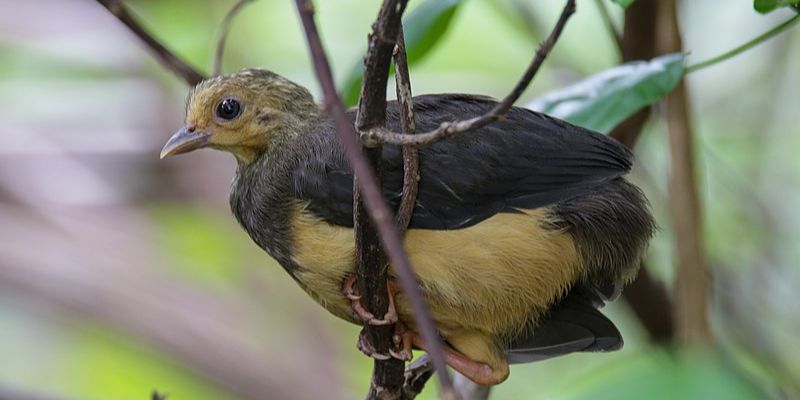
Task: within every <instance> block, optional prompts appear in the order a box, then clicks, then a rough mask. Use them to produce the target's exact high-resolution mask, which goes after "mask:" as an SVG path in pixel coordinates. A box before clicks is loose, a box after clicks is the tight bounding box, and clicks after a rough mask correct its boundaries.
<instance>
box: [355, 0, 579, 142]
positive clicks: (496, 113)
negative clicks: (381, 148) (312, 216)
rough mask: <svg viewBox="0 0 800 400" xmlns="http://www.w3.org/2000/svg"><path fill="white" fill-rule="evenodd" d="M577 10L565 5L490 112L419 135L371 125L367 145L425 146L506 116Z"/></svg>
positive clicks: (570, 2)
mask: <svg viewBox="0 0 800 400" xmlns="http://www.w3.org/2000/svg"><path fill="white" fill-rule="evenodd" d="M574 12H575V0H568V1H567V4H566V5H565V6H564V10H563V11H562V12H561V16H560V17H559V18H558V22H556V26H555V27H554V28H553V30H552V31H551V32H550V34H549V35H548V36H547V38H546V39H545V40H544V42H542V43H541V44H540V45H539V48H538V49H536V56H535V57H534V58H533V60H532V61H531V63H530V65H529V66H528V68H527V69H526V70H525V73H524V74H523V75H522V77H521V78H520V79H519V81H518V82H517V84H516V85H515V86H514V88H513V89H512V90H511V93H509V94H508V95H507V96H506V97H505V98H503V100H502V101H501V102H500V103H498V104H497V105H496V106H495V107H494V108H493V109H491V110H490V111H489V112H487V113H486V114H483V115H480V116H477V117H474V118H470V119H467V120H461V121H453V122H445V123H443V124H441V125H440V126H439V127H438V128H436V129H434V130H432V131H430V132H425V133H418V134H416V135H406V134H403V133H396V132H391V131H389V130H387V129H381V128H379V129H370V130H367V131H364V132H362V135H363V137H362V140H363V141H364V143H365V144H367V145H380V144H383V143H389V144H396V145H404V146H424V145H428V144H431V143H434V142H436V141H439V140H442V139H445V138H448V137H450V136H453V135H457V134H459V133H464V132H467V131H471V130H473V129H478V128H482V127H484V126H486V125H489V124H491V123H492V122H495V121H497V120H499V119H501V118H503V116H505V115H506V113H507V112H508V110H510V109H511V107H512V106H513V105H514V103H515V102H516V101H517V100H518V99H519V97H520V96H521V95H522V92H524V91H525V89H526V88H527V87H528V85H529V84H530V83H531V81H532V80H533V77H534V76H536V73H537V72H538V71H539V67H541V66H542V63H543V62H544V60H545V58H546V57H547V55H548V54H549V53H550V50H552V48H553V46H554V45H555V44H556V41H558V38H559V36H560V35H561V32H562V31H563V30H564V26H565V25H566V23H567V20H568V19H569V17H570V16H572V14H573V13H574Z"/></svg>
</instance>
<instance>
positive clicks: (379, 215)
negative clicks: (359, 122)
mask: <svg viewBox="0 0 800 400" xmlns="http://www.w3.org/2000/svg"><path fill="white" fill-rule="evenodd" d="M295 2H296V4H297V9H298V12H299V14H300V18H301V20H302V22H303V28H304V30H305V33H306V37H307V39H308V43H309V49H310V51H311V57H312V59H313V60H314V69H315V71H316V74H317V79H318V80H319V82H320V85H321V86H322V90H323V93H324V97H325V108H326V110H327V111H328V113H329V114H330V115H331V117H332V118H333V119H334V122H335V124H336V128H337V129H336V133H337V135H338V136H339V139H340V140H341V142H342V146H343V147H344V149H345V151H346V153H347V157H348V160H349V162H350V165H351V167H352V168H353V172H354V173H355V175H356V176H357V177H358V184H359V186H360V189H361V191H362V193H363V199H364V202H365V203H366V206H367V212H368V213H369V215H370V217H371V218H372V222H373V223H374V224H375V225H376V227H377V228H378V231H379V233H380V239H381V242H382V244H383V247H384V249H385V250H386V252H387V253H388V256H389V259H390V260H391V262H392V265H393V266H394V269H395V272H396V273H397V275H398V278H399V280H400V283H401V284H402V286H403V290H404V292H405V294H406V296H408V298H409V301H410V302H411V306H412V309H413V311H414V314H415V318H416V320H417V323H418V325H420V326H421V327H422V328H423V329H422V332H421V333H422V336H423V339H424V340H425V341H426V342H427V344H428V346H430V348H431V352H430V353H429V354H431V357H432V359H433V360H434V365H436V369H437V372H439V379H440V382H441V386H442V390H443V392H445V393H446V392H447V391H448V390H449V391H450V392H452V383H451V381H450V377H449V376H448V374H447V369H446V365H445V363H444V356H443V353H442V343H441V341H440V339H439V337H438V334H437V332H436V330H435V328H434V327H433V322H432V319H431V317H430V314H429V313H428V310H427V308H426V306H425V302H424V301H423V300H422V295H421V293H420V290H419V287H418V286H417V281H416V279H415V276H414V272H413V270H412V268H411V265H410V262H409V260H408V256H407V255H406V254H405V251H404V250H403V244H402V241H401V238H400V234H399V233H398V231H397V229H396V227H395V224H394V219H393V217H392V212H391V210H390V209H389V207H388V206H387V205H386V203H385V201H384V199H383V196H382V194H381V191H380V189H379V187H378V183H377V182H378V181H377V178H376V176H375V174H374V173H373V171H372V168H371V167H370V165H369V162H368V161H367V158H366V157H365V156H364V154H363V152H362V151H361V146H360V144H359V142H358V136H357V135H356V132H355V129H354V128H353V125H352V124H351V123H350V122H349V120H348V118H347V115H346V113H345V109H344V106H343V104H342V101H341V99H340V98H339V95H338V94H337V92H336V87H335V86H334V83H333V76H332V74H331V69H330V65H329V63H328V59H327V56H326V55H325V50H324V48H323V47H322V42H321V40H320V37H319V33H318V32H317V27H316V24H315V22H314V7H313V4H312V3H311V0H295ZM387 72H388V71H387ZM384 86H385V85H384ZM437 359H438V361H436V360H437Z"/></svg>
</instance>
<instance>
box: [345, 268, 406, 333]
mask: <svg viewBox="0 0 800 400" xmlns="http://www.w3.org/2000/svg"><path fill="white" fill-rule="evenodd" d="M393 286H394V285H393V284H392V283H391V282H389V284H387V285H386V291H387V292H388V294H389V307H388V310H386V314H385V315H384V316H383V318H376V317H375V315H373V314H372V313H371V312H369V311H367V309H366V308H364V305H363V304H361V294H360V293H359V292H358V288H356V276H355V275H351V276H349V277H348V278H347V279H345V281H344V284H343V285H342V293H344V296H345V297H347V298H348V299H350V304H351V307H352V308H353V313H354V314H355V315H356V317H358V318H359V319H360V320H361V321H363V322H364V323H365V324H369V325H373V326H385V325H391V324H395V323H397V321H398V319H397V308H395V306H394V289H393Z"/></svg>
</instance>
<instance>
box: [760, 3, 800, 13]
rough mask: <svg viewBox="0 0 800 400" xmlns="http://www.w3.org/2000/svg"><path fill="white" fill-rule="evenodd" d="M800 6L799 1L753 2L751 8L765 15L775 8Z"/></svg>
mask: <svg viewBox="0 0 800 400" xmlns="http://www.w3.org/2000/svg"><path fill="white" fill-rule="evenodd" d="M794 5H800V0H753V8H755V9H756V11H758V12H760V13H762V14H766V13H768V12H770V11H773V10H775V9H777V8H781V7H788V6H794Z"/></svg>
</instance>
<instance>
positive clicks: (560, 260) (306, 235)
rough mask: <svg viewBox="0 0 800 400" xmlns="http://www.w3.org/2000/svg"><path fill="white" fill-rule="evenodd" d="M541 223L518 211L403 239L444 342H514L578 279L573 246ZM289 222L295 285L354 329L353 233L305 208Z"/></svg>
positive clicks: (538, 215)
mask: <svg viewBox="0 0 800 400" xmlns="http://www.w3.org/2000/svg"><path fill="white" fill-rule="evenodd" d="M546 215H547V212H546V211H545V210H542V209H536V210H523V212H521V213H516V214H510V213H503V214H497V215H495V216H493V217H491V218H488V219H486V220H484V221H482V222H480V223H478V224H476V225H473V226H471V227H468V228H463V229H458V230H428V229H410V230H409V231H408V232H407V234H406V237H405V248H406V251H407V252H408V254H409V257H410V260H411V264H412V266H413V267H414V271H415V272H416V274H417V276H418V279H419V281H420V284H421V285H422V288H423V292H424V296H425V297H426V301H427V303H428V305H429V307H430V309H431V313H432V316H433V318H434V320H435V321H436V322H437V326H438V327H439V329H440V330H441V333H442V335H443V336H444V337H450V336H456V335H461V334H466V333H481V334H484V335H486V336H489V337H493V338H499V337H504V336H508V335H513V334H515V333H516V332H518V330H519V329H523V328H524V327H526V326H530V323H531V322H532V321H534V320H535V318H536V317H537V316H538V315H539V314H541V312H543V311H544V310H545V309H546V307H547V306H548V305H549V304H550V303H551V302H552V301H553V300H554V299H556V298H557V297H558V296H560V295H561V294H563V293H564V291H565V290H566V289H568V288H569V287H570V286H571V285H572V284H573V283H574V282H575V281H576V280H578V279H579V277H580V275H581V266H580V262H579V258H578V254H577V252H576V249H575V245H574V243H573V241H572V238H571V237H570V236H569V234H567V233H564V232H556V231H552V230H546V229H544V228H542V222H543V218H545V216H546ZM292 221H293V227H292V232H293V238H292V246H293V248H292V254H293V260H294V261H295V262H296V263H297V264H298V265H299V266H300V267H301V270H300V271H298V273H297V279H298V280H299V281H300V282H301V284H302V285H304V286H305V287H304V289H305V290H306V291H308V292H309V294H310V295H311V296H312V297H314V299H316V300H317V301H318V302H319V303H320V304H322V305H323V306H324V307H325V308H327V309H328V310H329V311H331V312H332V313H333V314H335V315H337V316H339V317H341V318H344V319H347V320H350V321H352V316H351V312H350V306H349V303H348V302H347V301H346V300H345V298H344V297H343V296H342V293H341V285H342V282H343V280H344V278H345V276H346V275H347V274H350V273H352V272H353V270H354V241H353V232H352V229H350V228H344V227H340V226H335V225H331V224H329V223H327V222H325V221H323V220H321V219H319V218H316V217H314V216H313V215H312V214H311V213H309V212H308V211H307V210H306V209H305V207H303V206H302V205H298V206H297V207H296V209H295V215H294V217H293V218H292ZM397 308H398V312H399V314H400V318H401V319H402V320H403V321H405V322H407V323H411V322H412V321H413V318H412V317H411V314H410V308H409V306H408V303H407V302H406V300H405V299H404V297H403V295H402V294H400V295H398V297H397ZM353 322H355V321H353Z"/></svg>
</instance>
